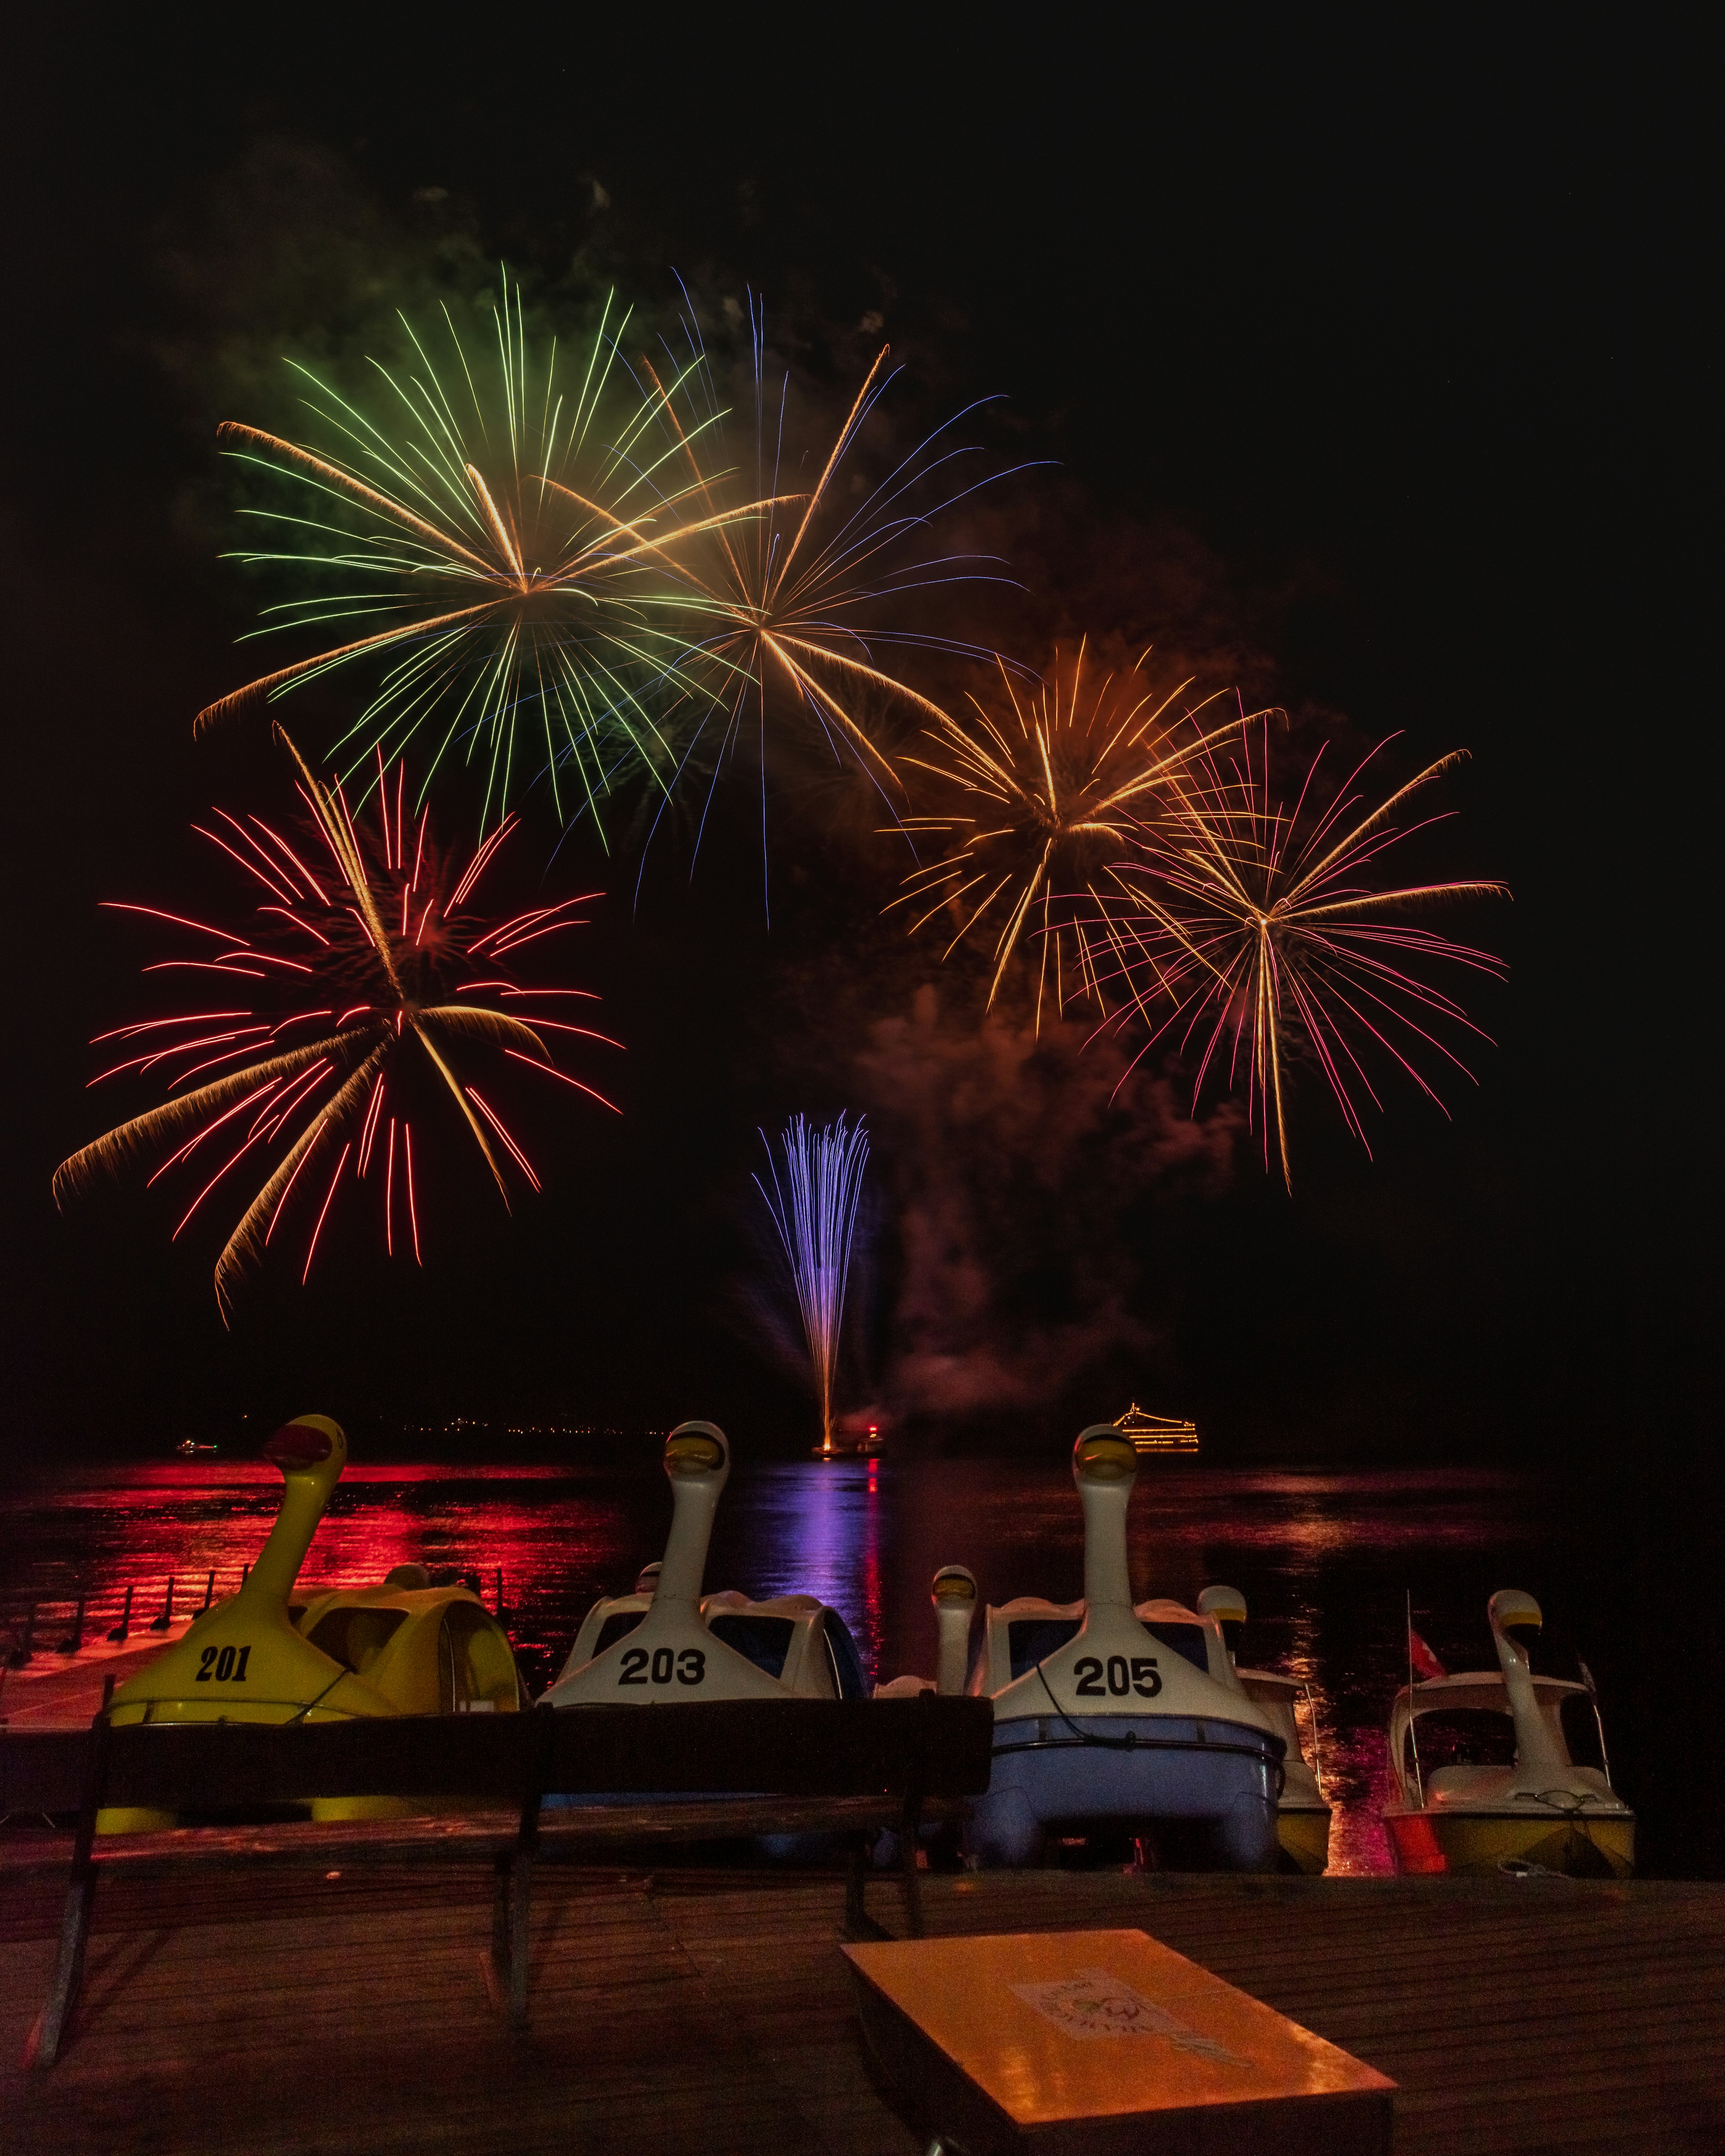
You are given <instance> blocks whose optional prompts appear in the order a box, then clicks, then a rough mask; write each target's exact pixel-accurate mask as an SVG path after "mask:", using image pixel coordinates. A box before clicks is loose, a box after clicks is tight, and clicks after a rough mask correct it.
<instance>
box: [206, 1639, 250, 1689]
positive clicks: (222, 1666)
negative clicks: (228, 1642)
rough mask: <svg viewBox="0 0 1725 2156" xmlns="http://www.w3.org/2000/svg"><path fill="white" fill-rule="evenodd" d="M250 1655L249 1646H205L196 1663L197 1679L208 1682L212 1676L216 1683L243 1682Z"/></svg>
mask: <svg viewBox="0 0 1725 2156" xmlns="http://www.w3.org/2000/svg"><path fill="white" fill-rule="evenodd" d="M251 1656H252V1650H251V1649H250V1648H249V1647H206V1648H205V1649H204V1650H203V1655H202V1657H201V1659H200V1661H199V1663H198V1683H199V1684H208V1682H209V1681H210V1680H211V1678H212V1677H213V1678H214V1680H215V1681H216V1682H217V1683H218V1684H244V1682H245V1666H246V1664H247V1663H248V1662H249V1661H250V1660H251Z"/></svg>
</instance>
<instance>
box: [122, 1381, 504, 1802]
mask: <svg viewBox="0 0 1725 2156" xmlns="http://www.w3.org/2000/svg"><path fill="white" fill-rule="evenodd" d="M263 1456H264V1459H266V1460H270V1461H271V1462H273V1463H274V1465H275V1466H277V1467H279V1468H280V1470H281V1476H282V1493H281V1508H280V1512H278V1513H277V1515H276V1518H275V1526H274V1527H272V1528H271V1529H270V1535H269V1538H268V1540H267V1541H266V1542H265V1543H264V1547H263V1548H262V1549H261V1550H260V1551H259V1553H258V1556H257V1558H256V1560H255V1561H254V1563H253V1564H252V1566H251V1568H250V1570H249V1572H248V1573H247V1574H246V1578H245V1583H244V1585H243V1586H242V1587H241V1588H240V1589H239V1592H238V1593H237V1594H233V1595H230V1596H228V1599H226V1600H225V1601H222V1602H217V1603H213V1604H212V1605H211V1606H210V1608H209V1609H207V1610H204V1611H203V1613H202V1614H200V1615H198V1617H196V1618H194V1619H193V1621H192V1624H191V1625H190V1626H189V1627H188V1628H187V1630H186V1632H185V1633H184V1634H183V1635H182V1637H181V1638H179V1639H178V1640H175V1641H174V1642H173V1644H172V1645H171V1646H168V1647H165V1648H164V1649H163V1650H162V1653H161V1654H159V1655H157V1656H156V1657H155V1658H154V1659H153V1660H152V1661H149V1662H147V1663H146V1665H145V1666H144V1667H143V1668H142V1669H141V1670H140V1671H138V1673H137V1675H136V1676H133V1677H130V1678H128V1679H127V1681H126V1683H124V1684H123V1685H121V1686H119V1687H118V1688H117V1689H116V1691H115V1694H114V1699H113V1708H112V1713H113V1719H114V1721H115V1722H116V1724H117V1723H128V1722H301V1721H304V1722H336V1721H341V1720H344V1719H347V1718H350V1717H355V1716H360V1715H394V1714H449V1713H457V1714H459V1713H475V1712H499V1713H506V1712H514V1711H515V1709H516V1708H517V1707H519V1706H520V1704H521V1687H520V1684H519V1681H518V1679H517V1677H516V1666H515V1655H514V1653H513V1650H511V1646H510V1643H509V1639H508V1635H507V1634H506V1632H505V1631H504V1630H503V1628H502V1626H501V1625H500V1624H499V1623H498V1621H497V1620H496V1619H495V1617H494V1616H493V1615H492V1614H491V1613H490V1611H489V1610H488V1609H485V1608H484V1607H483V1605H482V1604H480V1599H479V1597H478V1596H477V1595H476V1594H472V1593H471V1592H470V1590H469V1589H466V1588H465V1587H459V1586H441V1587H434V1586H433V1585H432V1584H431V1581H430V1575H429V1573H426V1572H425V1571H424V1568H422V1567H420V1566H418V1565H402V1566H398V1568H396V1569H395V1570H394V1571H393V1572H392V1573H390V1574H389V1576H388V1578H387V1579H385V1580H384V1581H383V1583H382V1585H381V1586H377V1587H371V1588H360V1589H337V1590H334V1591H331V1592H327V1593H325V1594H316V1595H310V1596H306V1595H300V1594H296V1592H295V1588H296V1583H297V1581H298V1579H299V1575H300V1566H301V1565H302V1564H303V1563H305V1553H306V1552H307V1550H308V1549H309V1548H311V1539H312V1537H313V1536H314V1535H315V1534H316V1532H317V1527H318V1523H319V1522H320V1521H321V1519H322V1517H323V1515H324V1511H325V1508H326V1506H327V1505H328V1503H329V1500H330V1493H331V1491H333V1490H334V1488H335V1486H336V1482H337V1481H339V1480H340V1478H341V1471H342V1469H343V1467H344V1466H346V1465H347V1438H346V1436H345V1435H344V1434H343V1432H342V1430H341V1425H340V1424H337V1423H334V1422H331V1420H330V1419H329V1418H328V1417H327V1416H326V1415H300V1416H298V1417H296V1418H295V1420H294V1421H292V1422H290V1423H287V1424H284V1426H283V1427H282V1428H281V1429H280V1430H277V1431H276V1433H275V1435H274V1436H273V1437H271V1438H270V1440H268V1441H267V1443H266V1444H265V1445H264V1455H263ZM306 1802H307V1807H308V1809H309V1810H310V1812H311V1816H312V1817H313V1818H314V1819H354V1818H371V1817H376V1816H387V1815H391V1814H393V1813H397V1812H401V1811H403V1810H416V1811H417V1810H423V1809H424V1804H420V1803H418V1802H415V1803H413V1804H408V1803H407V1802H406V1801H405V1800H403V1799H398V1798H394V1797H352V1798H348V1797H340V1798H308V1799H307V1800H306ZM174 1824H175V1821H174V1820H173V1818H172V1815H169V1814H167V1813H160V1812H154V1811H148V1812H145V1811H136V1810H131V1809H109V1810H106V1811H104V1812H102V1813H101V1814H100V1815H99V1818H98V1826H99V1828H100V1831H102V1832H103V1833H105V1834H121V1833H127V1832H139V1831H143V1830H146V1829H149V1828H154V1827H164V1826H172V1825H174Z"/></svg>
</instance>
